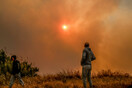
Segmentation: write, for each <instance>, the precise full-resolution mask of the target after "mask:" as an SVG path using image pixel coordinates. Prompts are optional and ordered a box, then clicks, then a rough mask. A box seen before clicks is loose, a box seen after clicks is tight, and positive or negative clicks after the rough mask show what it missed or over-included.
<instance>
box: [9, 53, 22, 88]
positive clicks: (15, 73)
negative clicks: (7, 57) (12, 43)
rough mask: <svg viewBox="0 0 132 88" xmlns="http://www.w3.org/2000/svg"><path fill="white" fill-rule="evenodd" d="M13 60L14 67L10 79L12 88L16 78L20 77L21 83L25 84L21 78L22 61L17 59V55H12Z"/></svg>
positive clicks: (10, 87)
mask: <svg viewBox="0 0 132 88" xmlns="http://www.w3.org/2000/svg"><path fill="white" fill-rule="evenodd" d="M11 60H12V61H13V67H12V75H11V79H10V84H9V88H12V85H13V83H14V81H15V79H16V78H18V80H19V82H20V84H21V85H22V86H24V82H23V80H22V78H21V74H20V70H21V65H20V62H19V61H18V60H17V57H16V55H13V56H11Z"/></svg>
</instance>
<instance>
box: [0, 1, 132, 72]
mask: <svg viewBox="0 0 132 88" xmlns="http://www.w3.org/2000/svg"><path fill="white" fill-rule="evenodd" d="M131 22H132V0H0V48H5V47H6V50H7V52H8V54H10V55H12V54H16V55H18V56H19V57H23V58H27V57H28V61H29V62H32V63H33V64H34V65H35V66H38V67H39V68H40V73H42V74H44V73H56V72H59V71H61V70H68V69H69V70H80V69H81V66H80V60H81V54H82V50H83V46H84V43H85V42H86V41H87V42H89V43H90V47H91V48H92V50H93V52H94V53H95V56H96V58H97V60H96V61H94V62H92V64H93V67H92V68H93V72H96V71H99V70H102V69H111V70H118V71H124V72H129V73H132V68H131V67H132V64H131V63H132V23H131ZM64 24H65V25H67V26H68V28H67V30H65V31H64V30H63V29H62V25H64Z"/></svg>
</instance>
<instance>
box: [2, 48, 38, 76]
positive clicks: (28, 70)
mask: <svg viewBox="0 0 132 88" xmlns="http://www.w3.org/2000/svg"><path fill="white" fill-rule="evenodd" d="M20 64H21V75H22V76H36V75H37V72H38V71H39V69H38V68H37V67H33V66H32V63H31V64H29V63H28V62H27V61H24V62H20ZM12 65H13V61H11V58H10V56H8V55H7V54H6V52H5V51H4V50H3V49H1V50H0V75H3V74H4V75H6V74H7V73H10V74H11V73H12Z"/></svg>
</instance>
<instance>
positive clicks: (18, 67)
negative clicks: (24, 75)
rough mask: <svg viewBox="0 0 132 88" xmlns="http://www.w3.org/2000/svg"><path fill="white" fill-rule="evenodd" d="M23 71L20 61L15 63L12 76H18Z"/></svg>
mask: <svg viewBox="0 0 132 88" xmlns="http://www.w3.org/2000/svg"><path fill="white" fill-rule="evenodd" d="M20 70H21V65H20V62H19V61H18V60H15V61H13V68H12V74H13V75H15V74H18V73H19V72H20Z"/></svg>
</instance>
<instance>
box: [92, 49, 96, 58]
mask: <svg viewBox="0 0 132 88" xmlns="http://www.w3.org/2000/svg"><path fill="white" fill-rule="evenodd" d="M91 54H92V60H95V59H96V57H95V55H94V53H93V51H92V50H91Z"/></svg>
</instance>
